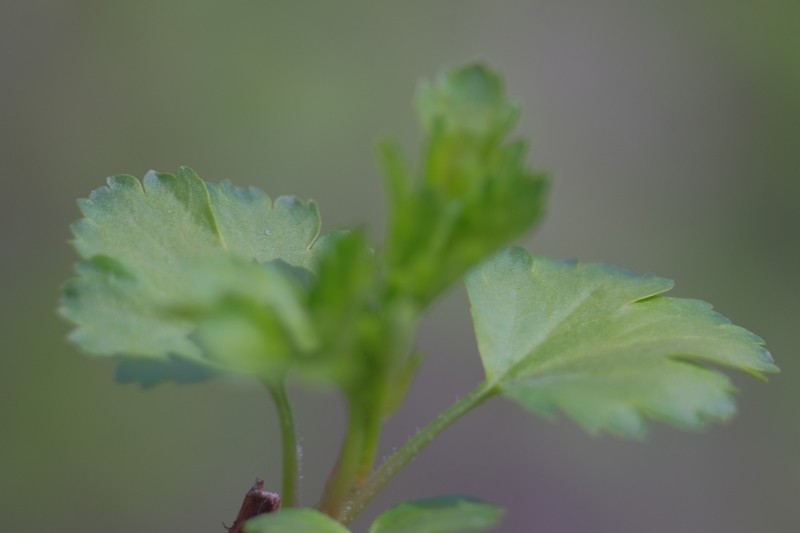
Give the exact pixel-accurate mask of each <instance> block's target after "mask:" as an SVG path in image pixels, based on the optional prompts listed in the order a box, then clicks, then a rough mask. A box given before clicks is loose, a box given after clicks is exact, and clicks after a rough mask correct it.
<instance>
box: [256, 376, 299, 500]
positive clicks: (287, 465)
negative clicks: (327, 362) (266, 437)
mask: <svg viewBox="0 0 800 533" xmlns="http://www.w3.org/2000/svg"><path fill="white" fill-rule="evenodd" d="M264 384H265V385H266V386H267V389H269V392H270V394H271V395H272V399H273V400H275V407H276V408H277V409H278V419H279V420H280V425H281V451H282V454H283V469H282V475H283V481H282V483H281V485H282V486H281V505H282V506H283V507H294V506H296V505H297V482H298V478H299V474H300V462H299V460H298V449H297V436H296V434H295V427H294V417H293V416H292V407H291V404H290V403H289V397H288V396H287V395H286V387H285V385H284V382H283V380H280V381H278V382H266V381H265V382H264Z"/></svg>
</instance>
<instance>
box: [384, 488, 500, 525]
mask: <svg viewBox="0 0 800 533" xmlns="http://www.w3.org/2000/svg"><path fill="white" fill-rule="evenodd" d="M504 514H505V511H504V510H503V509H502V508H500V507H497V506H494V505H491V504H488V503H486V502H482V501H480V500H476V499H472V498H465V497H462V496H448V497H441V498H431V499H426V500H416V501H409V502H404V503H401V504H399V505H397V506H395V507H393V508H391V509H389V510H388V511H386V512H385V513H383V514H382V515H380V516H379V517H378V518H377V519H376V520H375V522H373V524H372V526H371V527H370V528H369V533H461V532H466V531H480V530H484V529H486V528H489V527H492V526H494V525H497V524H498V523H500V521H501V520H502V518H503V515H504Z"/></svg>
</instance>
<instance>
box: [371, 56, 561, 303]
mask: <svg viewBox="0 0 800 533" xmlns="http://www.w3.org/2000/svg"><path fill="white" fill-rule="evenodd" d="M417 103H418V106H417V107H418V111H419V115H420V118H421V121H422V123H423V127H424V129H425V132H426V134H427V139H426V144H425V146H424V148H423V163H422V169H421V170H420V176H419V179H415V177H414V176H413V175H412V174H411V171H410V170H409V166H408V165H407V164H406V163H405V159H404V158H403V156H402V155H400V153H399V151H398V150H397V149H396V148H394V147H393V146H391V145H385V146H384V149H383V161H384V168H385V172H386V174H387V181H388V183H389V191H390V199H391V202H390V204H391V227H390V232H389V240H388V246H387V256H388V263H389V283H390V288H391V289H392V290H393V291H394V293H395V294H402V295H403V296H404V297H407V298H410V299H412V300H413V301H415V302H417V303H418V304H419V305H421V306H424V305H426V304H427V303H428V302H429V301H430V300H431V299H433V298H435V297H436V296H437V295H438V294H440V293H441V292H442V291H443V290H444V289H446V288H447V287H448V286H449V285H450V284H451V283H453V282H454V281H455V280H457V279H458V278H459V277H460V276H461V275H463V274H464V272H466V270H467V269H469V268H470V267H471V266H473V265H475V264H476V263H478V262H479V261H481V260H483V259H484V258H486V257H487V256H488V255H490V254H491V253H492V252H493V251H495V250H497V249H498V248H500V247H501V246H502V245H504V244H507V243H508V242H509V241H510V240H511V239H513V238H514V237H516V236H518V235H520V234H521V233H522V232H524V231H525V230H527V229H529V228H530V227H531V226H532V225H533V224H534V223H535V222H536V221H537V220H538V218H539V216H540V215H541V212H542V207H543V202H544V192H545V190H546V184H547V180H546V178H545V177H544V176H543V175H541V174H538V173H535V172H533V171H531V170H530V169H528V168H527V166H526V163H525V156H526V152H527V144H526V143H525V142H521V141H508V140H507V139H506V137H507V135H508V133H509V132H510V130H511V129H512V128H513V126H514V124H515V123H516V120H517V117H518V115H519V113H518V108H517V106H516V105H515V104H513V103H511V102H510V101H509V100H508V98H507V97H506V94H505V89H504V86H503V81H502V79H501V78H500V77H499V76H498V75H497V74H495V73H494V72H491V71H490V70H488V69H487V68H485V67H483V66H482V65H470V66H467V67H464V68H461V69H457V70H452V71H448V72H446V73H445V74H444V75H443V76H442V77H441V78H439V79H438V80H437V82H436V83H434V84H430V85H427V84H424V85H422V86H421V87H420V91H419V94H418V100H417Z"/></svg>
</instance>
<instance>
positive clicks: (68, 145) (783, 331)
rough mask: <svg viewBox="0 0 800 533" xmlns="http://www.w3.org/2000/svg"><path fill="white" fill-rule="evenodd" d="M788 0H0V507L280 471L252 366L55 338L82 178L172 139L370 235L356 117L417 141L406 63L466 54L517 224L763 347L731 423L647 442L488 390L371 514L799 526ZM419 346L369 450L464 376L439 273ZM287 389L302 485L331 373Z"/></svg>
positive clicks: (62, 331) (148, 154)
mask: <svg viewBox="0 0 800 533" xmlns="http://www.w3.org/2000/svg"><path fill="white" fill-rule="evenodd" d="M798 21H800V3H798V2H796V1H792V0H759V1H758V2H756V1H750V2H743V1H723V0H700V1H698V0H694V1H689V0H677V1H673V2H637V1H634V0H610V1H603V2H593V1H587V0H584V1H578V0H537V1H516V2H514V1H496V2H485V1H478V0H474V1H473V0H461V1H437V2H421V1H406V2H393V3H388V2H387V3H383V2H366V1H364V2H313V3H312V2H288V1H283V2H277V1H276V2H267V1H262V2H254V1H242V2H214V1H208V0H179V1H166V2H165V1H151V0H142V1H137V2H100V1H74V2H59V1H55V0H28V1H25V2H14V1H6V2H3V3H2V5H1V6H0V76H1V78H0V166H1V167H2V174H1V175H0V180H1V183H2V195H1V196H0V203H2V205H1V206H0V240H1V241H2V242H0V283H1V284H2V286H1V287H0V341H1V342H2V344H1V345H2V355H0V357H1V359H0V529H2V530H4V531H59V532H90V533H92V532H108V531H113V532H115V533H140V532H175V531H187V532H188V531H194V532H206V531H207V532H218V531H223V529H222V524H221V522H222V521H226V522H228V523H230V522H231V521H232V520H233V518H234V516H235V513H236V510H237V509H238V505H239V503H240V501H241V497H242V496H243V494H244V492H245V491H246V490H247V488H248V487H249V486H250V484H251V483H252V480H253V478H254V477H256V476H259V477H263V478H265V479H266V480H267V485H268V486H272V487H274V488H277V487H278V484H279V475H280V473H279V464H278V461H277V460H276V458H275V457H276V455H277V454H278V453H279V442H278V440H277V434H276V426H275V415H274V412H273V409H272V406H271V405H270V402H269V398H268V396H267V395H266V394H265V393H264V392H263V391H262V390H261V389H260V388H259V387H258V386H256V385H255V384H253V383H249V382H246V381H238V380H216V381H211V382H208V383H205V384H202V385H194V386H177V385H165V386H160V387H158V388H156V389H154V390H150V391H141V390H139V389H137V388H135V387H132V386H120V385H116V384H115V383H114V382H113V365H112V364H111V363H109V362H107V361H100V360H94V359H91V358H88V357H85V356H83V355H81V354H79V352H78V351H77V350H76V349H75V348H74V347H72V346H70V345H69V344H68V343H67V342H66V341H65V335H66V333H67V332H68V329H69V328H68V326H67V325H66V324H65V323H64V322H63V321H61V320H60V319H59V318H58V317H57V316H56V314H55V308H56V302H57V300H58V292H59V286H60V285H61V284H62V283H63V282H64V281H65V280H66V279H68V278H69V277H70V276H71V272H72V271H71V269H72V264H73V263H74V261H75V259H76V257H75V254H74V253H73V252H72V250H71V249H70V248H69V246H68V244H67V240H68V239H69V231H68V224H69V223H70V222H72V221H73V220H75V219H76V218H77V217H78V211H77V208H76V207H75V199H76V198H78V197H81V196H85V195H87V194H88V192H89V191H90V190H92V189H94V188H96V187H98V186H101V185H102V184H103V179H104V177H105V176H107V175H111V174H116V173H130V174H134V175H137V176H141V175H142V174H143V173H144V172H146V171H147V170H148V169H150V168H155V169H158V170H162V171H172V170H174V169H176V168H177V167H178V165H183V164H185V165H190V166H192V167H193V168H195V170H196V171H197V172H198V173H199V174H200V175H201V176H203V177H204V178H205V179H208V180H212V181H218V180H222V179H231V180H232V181H234V182H235V183H236V184H239V185H243V186H246V185H255V186H258V187H261V188H263V189H265V190H266V191H268V192H269V193H270V194H271V195H273V196H277V195H280V194H296V195H299V196H302V197H313V198H315V199H316V200H317V201H318V202H319V204H320V206H321V211H322V216H323V221H324V224H325V227H326V228H327V229H333V228H340V227H346V226H351V225H354V224H361V223H366V224H369V225H370V227H372V228H374V230H375V232H374V234H375V238H376V241H379V240H380V235H381V231H382V220H383V216H384V204H383V196H382V191H381V181H380V179H379V177H378V174H377V171H376V165H375V163H374V157H373V153H374V146H375V142H376V141H377V140H378V139H380V138H383V137H386V136H389V135H393V136H396V137H398V138H399V139H400V140H401V141H402V142H403V143H404V144H405V145H406V146H407V147H408V148H409V149H413V148H414V147H415V146H416V142H417V141H418V140H419V139H418V135H417V130H416V124H415V120H414V117H413V114H412V112H411V105H410V101H411V97H412V94H413V90H414V86H415V83H416V80H418V79H419V78H420V77H430V76H432V75H434V74H435V73H436V72H437V71H438V70H439V69H440V68H442V67H444V66H448V65H455V64H459V63H462V62H464V61H466V60H470V59H474V58H481V59H484V60H486V61H488V62H490V63H491V64H492V65H493V66H494V67H496V68H498V69H500V70H502V71H503V72H504V73H505V75H506V77H507V81H508V85H509V90H510V92H511V94H512V95H513V96H514V98H515V99H517V100H518V101H519V102H521V103H522V104H523V107H524V117H523V119H522V123H521V126H520V128H519V130H520V133H521V134H524V135H527V136H532V137H533V139H534V144H533V151H532V155H531V161H532V162H533V164H534V165H535V166H536V167H537V168H540V169H547V170H549V171H551V172H552V173H553V175H554V176H555V182H554V187H553V190H552V196H551V202H550V207H549V214H548V216H547V219H546V221H545V222H544V223H543V225H542V226H541V227H540V228H539V230H538V231H537V232H536V234H535V235H534V236H532V237H530V238H529V239H526V240H525V243H524V244H525V245H526V246H528V247H529V248H530V249H532V250H534V251H536V252H537V253H543V254H548V255H553V256H556V257H577V258H581V259H585V260H599V261H609V262H614V263H617V264H621V265H624V266H626V267H628V268H630V269H632V270H634V271H637V272H646V271H655V272H657V273H659V274H661V275H663V276H667V277H671V278H674V279H676V280H677V283H678V284H677V288H676V290H675V293H676V294H678V295H680V296H692V297H698V298H702V299H705V300H708V301H711V302H713V303H714V304H715V306H716V307H717V308H718V309H719V310H721V311H722V312H723V313H724V314H726V315H728V316H729V317H731V318H732V319H733V320H734V321H735V322H736V323H738V324H741V325H743V326H745V327H747V328H749V329H751V330H753V331H755V332H757V333H758V334H760V335H761V336H763V337H764V338H765V339H766V340H767V341H768V346H769V348H770V349H771V351H772V352H773V354H774V355H775V357H776V360H777V362H778V363H779V364H780V365H781V367H782V368H783V370H784V373H783V374H781V375H778V376H776V377H773V378H772V379H771V382H770V383H769V384H764V383H761V382H758V381H756V380H752V379H750V378H747V377H743V376H735V377H734V379H735V381H736V383H737V385H738V386H739V387H740V389H741V391H742V394H741V397H740V400H739V403H740V413H739V415H738V417H737V418H736V419H735V420H733V421H732V423H730V424H727V425H723V426H716V427H713V428H711V429H709V430H707V431H704V432H699V433H685V432H680V431H677V430H674V429H672V428H669V427H664V426H656V427H654V428H653V431H652V432H651V435H650V436H649V438H648V439H647V440H646V441H645V442H643V443H642V442H629V441H623V440H619V439H616V438H613V437H609V436H599V437H591V436H588V435H585V434H584V433H583V432H582V431H580V430H579V429H578V428H576V426H575V425H574V424H573V423H571V422H570V421H567V420H564V419H560V420H558V421H555V422H551V421H546V420H542V419H538V418H532V417H530V416H528V415H527V414H525V413H523V412H522V411H521V410H520V409H518V408H517V407H515V406H514V405H512V404H510V403H507V402H504V401H502V400H494V401H492V402H491V403H489V404H487V405H485V406H483V407H481V408H480V409H479V410H478V411H477V412H476V413H474V415H472V416H471V417H468V418H466V419H464V420H462V421H461V422H459V423H458V424H457V425H456V426H454V427H453V428H451V429H450V430H449V431H448V432H447V433H445V434H444V436H443V437H442V438H441V439H440V440H439V441H437V442H435V443H434V444H433V445H431V446H430V447H429V448H428V449H427V450H425V451H424V453H422V455H421V456H420V457H419V458H418V459H417V460H416V461H415V462H414V463H412V464H411V465H410V467H409V468H408V469H407V470H406V471H405V472H404V473H403V474H402V475H401V476H400V477H399V478H398V479H397V480H396V481H395V482H394V483H393V484H392V485H390V486H389V487H388V489H387V490H386V491H385V493H383V495H382V496H381V497H379V498H378V499H377V500H376V501H375V502H374V504H373V506H372V507H370V509H369V512H368V513H367V515H366V518H369V517H370V516H374V514H376V513H377V512H378V511H380V510H381V509H384V508H386V507H387V506H389V505H391V504H393V503H395V502H398V501H400V500H401V499H406V498H411V497H425V496H433V495H440V494H448V493H454V492H455V493H467V494H472V495H474V496H478V497H482V498H485V499H487V500H490V501H493V502H497V503H500V504H503V505H505V506H507V508H508V509H509V512H508V516H507V519H506V521H505V522H504V524H503V526H502V527H501V528H500V530H501V531H508V532H523V533H524V532H547V533H560V532H583V531H592V532H594V533H604V532H609V533H611V532H614V533H627V532H643V531H647V532H650V533H672V532H676V531H681V532H723V531H724V532H726V533H751V532H754V531H763V532H787V533H788V532H796V531H800V515H798V501H799V500H798V497H800V415H798V409H797V405H798V401H799V400H800V361H799V360H798V355H797V347H798V344H800V337H798V329H799V328H798V316H800V313H798V309H797V303H798V301H800V284H799V283H798V274H800V246H798V229H800V214H799V212H800V209H799V208H800V180H798V174H799V173H800V29H798V28H800V25H799V24H800V22H798ZM168 230H169V228H165V231H168ZM419 345H420V348H421V349H422V350H424V351H425V352H426V353H427V354H428V355H429V357H428V362H427V365H426V366H425V368H424V370H423V372H422V374H421V375H420V377H419V379H418V380H417V382H416V384H415V386H414V389H413V391H412V393H411V397H410V400H409V402H408V405H407V406H406V407H405V408H404V409H403V410H401V411H400V413H399V414H398V415H397V417H396V418H395V419H393V420H392V421H391V422H390V424H389V426H388V428H387V432H386V443H385V447H386V450H387V453H388V452H389V451H390V450H391V448H392V446H394V445H399V444H400V443H401V442H403V441H404V440H405V438H406V437H407V436H409V435H411V434H412V433H413V432H414V431H415V430H416V428H417V427H418V426H422V425H424V424H425V423H427V422H428V421H429V420H430V419H431V418H432V417H433V416H435V414H436V413H438V412H439V411H441V410H442V409H443V408H444V407H445V406H447V405H449V404H450V403H451V402H452V401H454V400H455V398H456V397H457V396H458V395H463V394H465V393H466V392H467V391H468V390H470V389H471V387H473V386H474V385H475V384H477V382H478V381H479V380H480V372H481V369H480V364H479V362H478V356H477V351H476V348H475V345H474V340H473V337H472V333H471V326H470V320H469V315H468V310H467V304H466V298H465V295H464V291H463V289H461V288H458V289H456V290H454V291H452V293H451V294H449V295H448V296H447V297H446V298H444V299H443V300H442V301H440V302H439V303H438V304H437V306H436V308H435V309H434V310H433V311H432V313H431V315H430V318H429V321H428V322H427V323H426V326H425V328H424V331H423V332H422V335H421V337H420V339H419ZM293 396H294V399H295V401H296V404H297V411H298V413H297V414H298V417H299V419H300V423H299V425H300V430H301V432H302V435H303V444H304V452H305V453H304V464H305V469H304V472H305V475H304V479H303V493H304V498H305V500H306V502H309V503H311V502H313V501H315V499H316V497H317V495H318V494H319V491H320V487H321V485H322V483H323V476H324V475H325V473H326V472H327V469H328V468H329V467H330V463H331V461H332V460H333V458H334V455H335V452H336V448H337V447H338V443H339V438H340V436H341V423H342V416H343V412H342V408H341V404H340V402H339V399H338V398H337V396H336V394H335V392H334V391H326V390H313V391H308V390H303V389H296V390H294V391H293ZM367 523H368V522H367V521H364V520H362V521H361V522H359V523H358V524H357V531H364V529H365V525H366V524H367Z"/></svg>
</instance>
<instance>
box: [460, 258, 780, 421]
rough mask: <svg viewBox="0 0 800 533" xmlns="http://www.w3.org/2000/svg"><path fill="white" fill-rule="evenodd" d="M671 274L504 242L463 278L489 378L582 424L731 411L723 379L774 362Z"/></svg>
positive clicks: (525, 402) (717, 415)
mask: <svg viewBox="0 0 800 533" xmlns="http://www.w3.org/2000/svg"><path fill="white" fill-rule="evenodd" d="M671 287H672V282H671V281H669V280H666V279H663V278H658V277H656V276H654V275H652V274H648V275H645V276H636V275H634V274H632V273H630V272H627V271H625V270H622V269H620V268H618V267H615V266H612V265H606V264H597V263H588V264H580V263H577V262H574V261H555V260H552V259H547V258H543V257H535V258H534V257H531V255H530V254H529V253H528V252H526V251H525V250H522V249H519V248H510V249H506V250H504V251H502V252H501V253H499V254H497V255H496V256H495V257H493V258H492V259H490V260H488V261H486V262H485V263H484V264H482V265H481V266H480V267H479V268H476V269H475V270H474V271H473V272H471V273H470V274H469V276H468V277H467V289H468V291H469V297H470V301H471V303H472V314H473V319H474V322H475V330H476V334H477V338H478V344H479V347H480V352H481V357H482V359H483V364H484V368H485V370H486V375H487V380H488V382H489V384H490V385H492V386H494V387H496V388H497V390H498V391H499V392H501V393H502V394H504V395H505V396H508V397H510V398H513V399H514V400H516V401H517V402H519V403H520V404H521V405H522V406H523V407H525V408H526V409H529V410H531V411H535V412H538V413H542V414H545V415H550V414H552V413H554V412H555V411H556V410H562V411H564V412H566V413H567V414H568V415H569V416H571V417H572V418H573V419H575V420H576V421H577V422H578V423H579V424H580V425H581V426H583V427H584V428H586V429H587V430H589V431H591V432H596V431H599V430H608V431H611V432H613V433H616V434H619V435H624V436H635V435H639V434H641V433H642V432H643V431H644V429H645V424H644V419H645V418H655V419H660V420H664V421H668V422H671V423H673V424H676V425H679V426H685V427H699V426H703V425H704V424H705V423H706V422H707V421H709V420H721V419H726V418H728V417H729V416H730V415H731V414H733V412H734V404H733V400H732V398H731V393H732V391H733V387H732V385H731V383H730V381H729V380H728V378H727V377H726V376H725V375H723V374H721V373H719V372H717V371H715V370H712V369H710V368H707V367H706V366H705V365H706V364H708V363H712V364H716V365H722V366H727V367H731V368H736V369H739V370H742V371H744V372H747V373H749V374H752V375H755V376H761V373H763V372H775V371H777V367H775V365H773V363H772V358H771V356H770V354H769V352H767V351H766V350H765V349H764V347H763V345H762V344H763V342H762V340H761V339H760V338H759V337H757V336H756V335H754V334H752V333H750V332H748V331H747V330H745V329H743V328H740V327H738V326H734V325H732V324H730V322H729V321H728V319H726V318H725V317H724V316H722V315H720V314H719V313H717V312H715V311H714V310H712V308H711V306H710V305H709V304H707V303H705V302H701V301H699V300H690V299H682V298H670V297H666V296H662V294H663V293H664V292H666V291H668V290H669V289H670V288H671Z"/></svg>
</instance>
